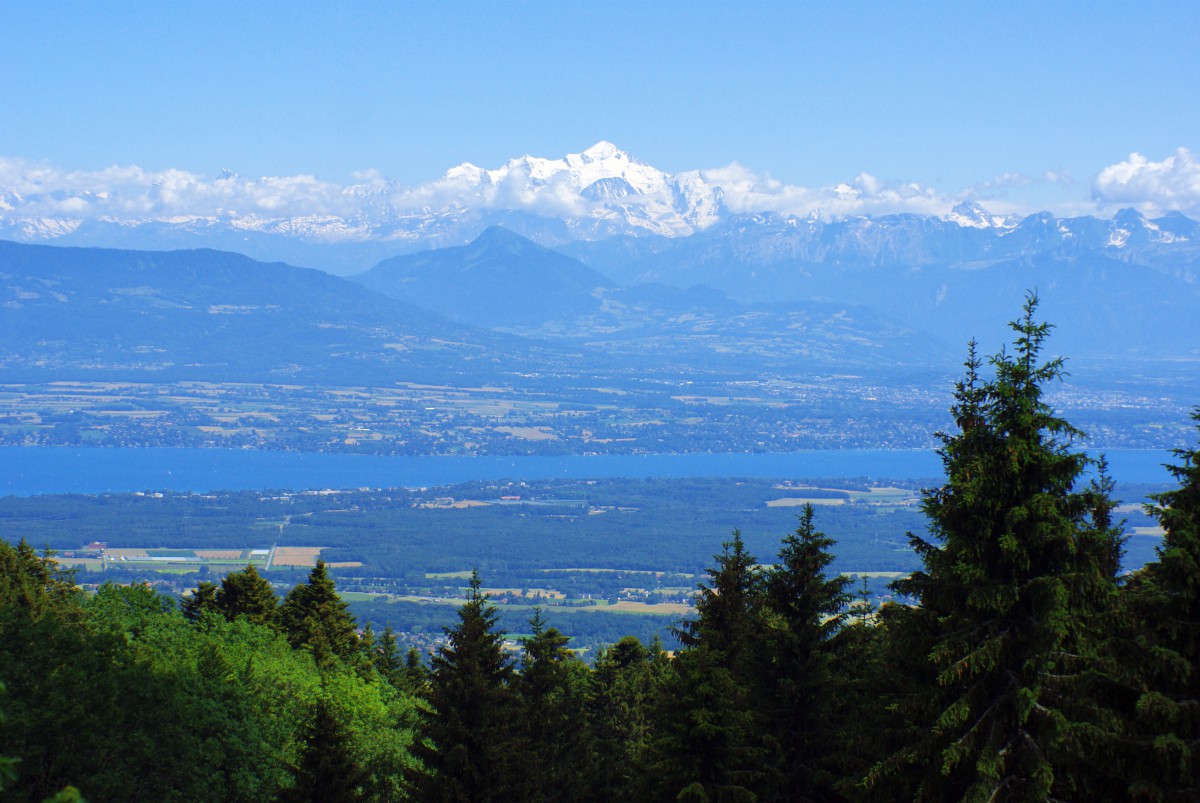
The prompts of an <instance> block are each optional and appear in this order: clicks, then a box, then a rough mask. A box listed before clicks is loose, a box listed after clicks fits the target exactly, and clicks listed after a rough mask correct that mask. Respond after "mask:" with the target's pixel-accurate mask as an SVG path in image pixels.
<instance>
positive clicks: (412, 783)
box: [408, 571, 519, 803]
mask: <svg viewBox="0 0 1200 803" xmlns="http://www.w3.org/2000/svg"><path fill="white" fill-rule="evenodd" d="M481 587H482V583H481V582H480V579H479V573H478V572H477V571H473V572H472V573H471V584H470V587H469V588H468V590H467V601H466V604H464V605H463V606H462V607H461V608H460V609H459V611H458V618H459V622H458V625H457V626H455V627H453V628H447V629H446V639H447V643H446V644H445V646H443V647H442V648H441V649H440V650H438V652H437V654H435V655H434V657H433V666H432V671H431V673H430V677H429V692H428V707H427V708H426V709H425V710H423V711H422V712H421V719H420V724H419V728H418V738H417V740H416V742H415V743H414V744H413V752H414V754H415V755H416V756H417V757H418V758H419V759H420V760H421V763H422V767H421V768H420V769H419V770H415V771H412V772H410V774H409V776H408V783H409V787H410V792H411V793H412V796H413V797H415V798H416V799H418V800H422V801H429V803H436V801H457V802H459V803H475V802H476V801H507V800H518V799H519V793H518V788H519V787H518V783H517V782H518V780H519V779H518V778H517V776H516V773H515V769H516V768H517V766H518V756H517V754H516V749H515V748H516V744H515V741H514V738H513V721H514V716H515V714H516V710H515V708H516V707H515V704H514V696H513V691H512V681H513V668H512V664H511V662H510V660H509V658H508V655H507V654H506V653H505V651H504V633H503V632H502V631H499V630H497V628H496V617H497V613H496V608H495V606H494V605H492V604H490V603H489V602H488V596H487V595H486V594H484V593H483V592H482V591H481V590H480V589H481Z"/></svg>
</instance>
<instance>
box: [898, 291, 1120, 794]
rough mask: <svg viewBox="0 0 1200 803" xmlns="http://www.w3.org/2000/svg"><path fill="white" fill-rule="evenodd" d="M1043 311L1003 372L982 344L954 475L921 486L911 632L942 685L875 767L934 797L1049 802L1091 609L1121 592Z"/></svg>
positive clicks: (1017, 329)
mask: <svg viewBox="0 0 1200 803" xmlns="http://www.w3.org/2000/svg"><path fill="white" fill-rule="evenodd" d="M1036 308H1037V299H1036V296H1034V295H1032V294H1031V295H1030V297H1029V298H1028V299H1027V303H1026V305H1025V310H1024V315H1023V316H1022V318H1021V319H1020V320H1018V321H1016V322H1014V323H1013V324H1012V328H1013V331H1014V333H1015V335H1016V339H1015V342H1014V350H1013V353H1012V354H1011V355H1010V354H1008V353H1006V352H1004V351H1001V352H1000V353H999V354H997V355H996V356H994V357H992V358H991V360H990V365H991V368H992V369H993V371H994V377H993V378H992V379H987V380H985V379H983V378H982V377H981V376H980V368H981V367H982V363H981V361H980V360H978V359H977V358H976V356H975V350H974V346H973V345H972V348H971V350H970V354H969V357H968V360H967V364H966V366H967V374H966V377H965V379H964V380H963V381H961V382H960V383H959V384H958V385H957V386H956V389H955V405H954V407H953V408H952V413H953V416H954V421H955V425H956V427H957V430H958V431H957V432H956V433H954V434H949V435H942V436H941V440H942V446H941V449H940V454H941V457H942V463H943V466H944V469H945V472H946V482H945V484H944V485H942V486H941V487H940V488H936V489H933V490H931V491H927V492H925V496H924V502H923V509H924V511H925V513H926V515H927V516H928V518H929V521H930V530H931V533H932V534H933V536H934V539H935V542H931V541H926V540H924V539H921V538H918V537H915V536H910V538H911V540H912V543H913V546H914V548H915V549H916V550H917V552H918V554H919V555H920V557H921V560H922V562H923V564H924V569H923V570H922V571H919V572H916V573H914V574H913V575H912V576H911V577H910V578H909V579H907V580H905V581H902V582H899V583H897V588H898V589H899V590H900V591H901V592H903V593H905V594H909V595H912V596H914V597H916V598H918V599H919V600H920V603H921V606H920V609H919V612H918V613H917V616H918V617H919V618H920V619H921V620H922V622H921V623H920V625H919V626H918V627H916V628H915V629H914V630H911V631H910V632H913V633H918V634H919V633H921V632H924V633H926V634H928V639H929V640H928V641H927V642H925V643H921V642H917V643H913V644H909V645H908V646H909V649H912V650H915V651H917V652H918V654H925V655H928V656H929V658H930V660H931V662H932V669H933V672H934V673H935V678H936V683H934V684H932V685H929V686H926V688H925V690H924V691H923V692H922V693H921V694H920V695H919V696H920V698H921V699H920V700H919V702H918V703H917V704H916V705H915V706H913V708H912V709H910V710H911V713H912V715H913V716H914V721H913V725H914V726H915V728H916V731H915V732H914V741H913V743H912V744H911V745H910V746H909V747H907V748H905V749H902V750H901V751H899V752H898V753H897V754H896V755H894V756H893V757H892V759H891V760H890V761H889V762H886V763H885V764H884V765H882V766H881V767H879V768H878V771H877V773H876V774H875V776H874V777H875V779H876V782H877V783H878V782H880V781H881V780H882V782H883V783H892V784H896V783H900V784H901V788H909V789H910V790H911V793H912V794H913V795H914V796H916V797H918V798H920V799H922V800H931V801H932V800H955V801H959V800H968V801H975V800H978V801H985V800H1011V801H1035V800H1036V801H1041V800H1046V799H1048V798H1050V797H1052V796H1053V795H1054V794H1056V793H1057V792H1059V791H1061V788H1062V785H1063V784H1064V783H1066V782H1069V781H1070V778H1069V776H1068V775H1067V774H1066V773H1061V774H1056V769H1060V768H1062V767H1064V766H1070V765H1071V763H1072V757H1071V756H1070V755H1069V750H1068V747H1069V745H1070V738H1069V737H1070V732H1071V728H1072V722H1071V720H1070V718H1069V717H1068V715H1067V710H1068V709H1069V708H1070V707H1071V705H1070V695H1071V694H1072V693H1074V690H1073V689H1071V688H1069V681H1070V677H1069V676H1070V675H1071V674H1072V673H1073V672H1074V671H1075V667H1077V666H1078V665H1079V664H1080V663H1085V662H1086V660H1087V657H1088V651H1089V649H1091V645H1089V643H1088V640H1087V635H1088V634H1087V627H1088V625H1087V622H1088V617H1089V615H1090V614H1091V613H1093V612H1094V611H1095V610H1097V609H1099V608H1100V607H1102V606H1103V605H1105V604H1107V601H1108V600H1109V599H1111V594H1112V591H1113V588H1114V582H1115V578H1114V577H1113V563H1112V555H1113V554H1114V551H1119V545H1118V546H1114V544H1113V539H1114V538H1116V537H1117V536H1116V535H1115V533H1114V531H1113V529H1112V528H1111V527H1110V526H1108V524H1109V523H1108V522H1106V521H1104V520H1103V519H1104V515H1105V514H1106V512H1107V511H1108V510H1109V509H1110V506H1109V505H1108V504H1107V502H1106V501H1105V500H1103V499H1100V498H1098V497H1097V495H1096V494H1095V493H1094V491H1091V490H1088V489H1082V488H1080V487H1079V486H1080V485H1081V484H1082V476H1083V473H1084V471H1085V469H1086V468H1087V466H1088V463H1089V461H1088V458H1087V456H1086V455H1085V454H1083V453H1082V452H1079V451H1076V450H1074V449H1073V448H1072V444H1073V443H1074V442H1075V441H1076V439H1077V438H1078V437H1079V435H1080V433H1079V432H1078V431H1077V430H1076V429H1075V428H1074V427H1072V426H1071V425H1070V424H1068V423H1067V422H1066V421H1065V420H1063V419H1061V418H1059V417H1058V416H1056V415H1055V414H1054V412H1053V410H1051V408H1050V407H1049V406H1048V405H1047V404H1046V402H1045V400H1044V398H1043V392H1044V387H1045V385H1046V384H1047V383H1049V382H1052V381H1056V380H1058V379H1060V377H1061V376H1062V374H1063V364H1062V361H1061V359H1052V360H1048V361H1043V359H1042V356H1041V352H1042V350H1043V347H1044V344H1045V340H1046V338H1047V336H1048V333H1049V329H1050V327H1049V326H1048V325H1047V324H1045V323H1038V322H1036V321H1035V319H1034V314H1035V311H1036ZM1094 514H1095V515H1094ZM1094 518H1095V519H1096V520H1093V519H1094ZM889 772H891V773H892V777H891V778H887V776H888V774H889ZM885 778H887V779H886V780H884V779H885ZM910 785H911V786H910Z"/></svg>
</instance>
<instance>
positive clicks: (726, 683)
mask: <svg viewBox="0 0 1200 803" xmlns="http://www.w3.org/2000/svg"><path fill="white" fill-rule="evenodd" d="M708 574H709V583H708V584H704V583H702V584H701V585H700V587H699V589H698V592H697V596H696V603H695V604H696V618H695V619H694V620H692V621H689V622H685V623H684V625H683V626H682V627H680V628H678V629H677V630H676V634H677V635H678V637H679V640H680V641H681V642H682V643H683V645H684V649H683V650H682V651H681V652H680V653H679V655H678V656H676V658H675V660H674V661H673V662H672V669H673V671H672V672H670V673H668V675H667V676H666V677H665V678H664V683H663V685H662V687H661V694H660V695H659V698H658V709H657V712H656V714H657V716H656V725H655V735H654V739H653V740H652V742H651V751H650V752H651V758H650V760H651V767H652V770H653V772H654V776H655V778H656V787H657V788H656V791H655V795H656V796H657V797H660V798H664V799H672V800H674V799H678V800H693V801H703V800H727V801H749V800H756V799H757V792H756V790H757V789H761V788H762V787H763V786H764V785H767V784H768V783H769V779H768V778H767V774H768V773H767V772H766V771H765V769H764V766H763V765H764V757H765V752H764V750H763V745H762V735H763V734H762V728H761V725H762V721H761V717H760V716H759V714H758V710H757V709H756V707H755V706H754V698H753V686H752V683H753V680H754V677H755V675H756V670H757V668H758V666H759V663H760V658H761V656H762V643H761V638H760V636H761V628H760V623H759V616H760V608H761V605H762V597H763V584H762V576H761V573H760V572H759V571H758V569H757V561H756V559H755V558H754V556H753V555H751V554H750V553H749V552H748V551H747V550H746V546H745V544H744V543H743V541H742V536H741V533H740V532H738V531H736V530H735V531H734V533H733V537H732V538H731V539H730V540H729V541H726V542H725V543H723V544H722V551H721V553H720V554H718V555H716V565H715V566H714V567H712V568H710V569H709V570H708Z"/></svg>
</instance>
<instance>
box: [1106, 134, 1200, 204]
mask: <svg viewBox="0 0 1200 803" xmlns="http://www.w3.org/2000/svg"><path fill="white" fill-rule="evenodd" d="M1092 198H1093V199H1094V200H1095V201H1096V204H1097V205H1098V206H1099V207H1100V208H1101V209H1104V210H1107V211H1111V210H1114V209H1117V208H1119V207H1124V206H1132V207H1134V208H1136V209H1138V210H1139V211H1141V212H1142V213H1143V214H1147V215H1155V214H1161V213H1163V212H1167V211H1171V210H1175V211H1179V212H1183V213H1184V214H1187V215H1190V216H1192V217H1195V216H1196V215H1198V214H1200V161H1197V159H1196V156H1195V155H1194V154H1193V153H1192V152H1191V151H1189V150H1188V149H1187V148H1180V149H1179V150H1177V151H1175V153H1174V154H1172V155H1171V156H1168V157H1167V158H1166V159H1163V160H1162V161H1161V162H1152V161H1150V160H1149V159H1147V158H1146V157H1145V156H1142V155H1141V154H1140V153H1131V154H1130V155H1129V158H1128V159H1126V160H1125V161H1123V162H1118V163H1117V164H1115V165H1110V166H1108V167H1106V168H1104V169H1103V170H1101V171H1100V174H1099V175H1098V176H1096V180H1095V181H1094V182H1093V184H1092Z"/></svg>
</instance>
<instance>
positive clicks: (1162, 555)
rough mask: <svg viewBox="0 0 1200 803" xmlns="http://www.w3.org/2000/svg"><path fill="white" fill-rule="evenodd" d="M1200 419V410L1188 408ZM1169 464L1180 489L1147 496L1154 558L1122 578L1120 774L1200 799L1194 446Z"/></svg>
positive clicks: (1161, 792)
mask: <svg viewBox="0 0 1200 803" xmlns="http://www.w3.org/2000/svg"><path fill="white" fill-rule="evenodd" d="M1193 419H1194V420H1195V421H1196V422H1197V423H1200V409H1197V410H1196V411H1195V412H1194V413H1193ZM1175 456H1176V459H1177V460H1178V461H1179V462H1178V463H1177V464H1176V465H1173V466H1169V467H1168V468H1169V469H1170V471H1171V474H1172V475H1173V476H1174V477H1175V480H1176V481H1177V482H1178V483H1179V487H1177V488H1175V489H1173V490H1171V491H1167V492H1166V493H1162V494H1159V495H1157V496H1155V497H1154V502H1155V504H1154V505H1152V506H1150V507H1148V512H1149V513H1151V514H1152V515H1153V516H1155V517H1156V518H1157V519H1158V521H1159V523H1160V524H1161V525H1162V528H1163V531H1164V535H1163V541H1162V545H1161V546H1160V547H1159V552H1158V560H1157V561H1154V562H1153V563H1150V564H1147V565H1146V567H1145V568H1144V569H1143V570H1142V571H1140V572H1138V573H1137V574H1136V575H1135V576H1134V579H1133V580H1132V581H1131V582H1130V584H1129V590H1128V593H1127V595H1126V596H1127V600H1126V607H1125V610H1124V612H1125V613H1127V614H1128V616H1129V620H1130V622H1131V624H1132V627H1133V631H1134V639H1135V642H1134V649H1133V650H1132V651H1131V654H1130V655H1128V656H1126V657H1127V658H1128V661H1127V664H1131V665H1133V666H1134V667H1135V668H1136V673H1137V681H1138V685H1137V688H1138V691H1139V695H1138V697H1137V699H1136V702H1135V704H1134V706H1133V716H1132V718H1131V719H1132V722H1131V723H1130V729H1131V731H1132V739H1131V740H1130V742H1131V743H1130V744H1128V745H1126V746H1125V747H1126V750H1127V752H1128V754H1131V755H1132V756H1134V757H1135V759H1134V761H1133V763H1132V766H1131V767H1129V768H1128V770H1127V772H1126V774H1127V775H1128V776H1131V777H1129V778H1128V779H1129V780H1130V781H1132V783H1131V791H1132V793H1133V794H1134V795H1136V796H1137V797H1139V798H1141V799H1146V800H1167V801H1192V800H1197V799H1200V448H1193V449H1187V450H1177V451H1176V452H1175Z"/></svg>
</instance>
